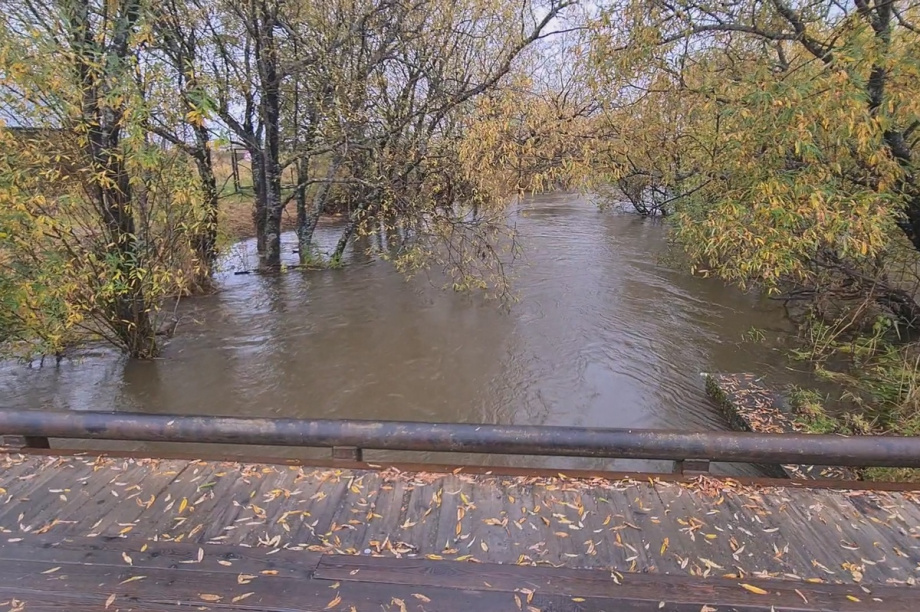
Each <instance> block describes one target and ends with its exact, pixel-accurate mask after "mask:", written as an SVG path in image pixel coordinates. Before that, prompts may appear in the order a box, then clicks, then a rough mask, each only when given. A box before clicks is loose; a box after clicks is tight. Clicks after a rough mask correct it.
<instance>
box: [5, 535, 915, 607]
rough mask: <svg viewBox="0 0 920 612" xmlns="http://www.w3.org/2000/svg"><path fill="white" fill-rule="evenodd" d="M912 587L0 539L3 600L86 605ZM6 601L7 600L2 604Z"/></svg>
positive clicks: (755, 596) (477, 603) (828, 595)
mask: <svg viewBox="0 0 920 612" xmlns="http://www.w3.org/2000/svg"><path fill="white" fill-rule="evenodd" d="M915 605H916V604H915V602H914V593H913V591H912V590H911V589H909V588H905V587H888V586H876V585H873V586H872V587H871V589H863V588H860V587H859V586H857V585H854V584H850V585H832V584H812V583H800V582H791V581H788V580H763V579H757V578H745V579H744V581H743V582H742V581H739V580H733V579H721V578H708V579H699V578H691V577H686V576H664V575H649V574H641V573H639V574H629V573H625V574H618V573H617V574H612V573H611V572H610V571H606V570H605V571H602V570H596V569H595V570H588V569H580V570H572V569H565V568H552V567H532V566H528V567H524V566H518V565H498V564H490V563H461V562H456V561H428V560H425V559H408V558H401V559H397V558H392V557H389V558H388V557H368V556H347V555H329V554H323V553H314V552H308V551H294V550H284V549H281V550H279V549H272V548H267V547H266V548H246V547H242V546H226V545H208V544H201V545H199V544H188V543H174V542H143V541H142V540H139V539H137V538H130V537H127V538H114V539H106V538H92V539H90V538H64V539H60V540H59V539H58V538H56V537H52V536H51V535H50V534H46V535H43V536H33V535H28V536H25V537H24V538H22V539H18V538H17V541H16V542H4V543H0V609H4V610H10V609H19V610H22V611H23V612H36V611H45V610H47V611H48V612H51V611H54V612H57V611H59V610H61V609H62V608H63V609H66V610H68V611H70V610H73V611H84V610H87V611H88V610H94V611H95V610H102V609H111V610H144V611H148V610H156V611H159V610H164V611H165V610H174V609H176V608H180V609H181V608H189V607H191V608H194V609H198V610H249V611H269V610H271V611H277V612H281V611H284V612H291V611H294V610H311V611H312V610H344V611H349V610H363V611H369V610H374V611H376V610H392V611H399V612H402V611H404V610H405V611H406V612H408V610H413V611H426V610H430V611H436V610H439V611H445V612H453V611H457V612H461V611H462V612H467V611H468V610H471V609H475V610H477V612H491V611H498V610H507V611H509V612H511V611H516V610H527V611H528V612H533V611H535V610H539V611H544V612H550V611H571V612H576V611H584V612H588V611H598V612H600V611H608V612H614V611H617V612H619V611H627V612H629V611H633V612H635V611H639V610H643V611H648V612H652V611H656V612H657V611H660V610H665V611H666V612H667V611H670V612H700V610H709V611H720V610H721V611H723V612H726V611H728V610H744V611H748V612H752V611H755V610H757V611H762V612H768V611H771V612H773V611H775V610H800V611H814V610H839V611H857V610H878V611H883V610H884V611H885V612H908V611H909V610H911V609H912V607H914V606H915ZM7 606H8V607H7Z"/></svg>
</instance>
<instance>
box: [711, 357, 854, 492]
mask: <svg viewBox="0 0 920 612" xmlns="http://www.w3.org/2000/svg"><path fill="white" fill-rule="evenodd" d="M704 376H705V378H706V392H707V393H708V394H709V395H710V397H712V398H713V399H714V400H715V401H716V403H718V404H719V408H720V409H721V410H722V413H723V414H724V415H725V417H726V418H727V419H728V420H729V422H730V423H731V426H732V427H733V428H734V429H736V430H738V431H751V432H754V433H803V432H802V428H801V427H800V426H799V425H798V424H797V423H796V422H795V421H794V420H793V419H792V418H791V417H790V416H789V415H788V414H786V413H785V412H783V411H782V410H780V409H779V408H778V407H777V404H778V403H779V402H778V397H777V395H776V394H775V393H774V392H773V391H772V390H770V389H768V388H767V387H765V386H764V385H763V384H762V381H761V379H760V378H759V377H757V376H755V375H754V374H704ZM763 467H764V468H765V469H766V470H767V471H768V472H770V473H771V474H775V475H777V476H785V477H787V478H796V479H816V478H830V479H844V480H855V479H856V473H855V472H854V471H853V470H851V469H850V468H847V467H842V466H826V465H797V464H784V465H779V466H763Z"/></svg>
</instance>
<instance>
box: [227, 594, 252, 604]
mask: <svg viewBox="0 0 920 612" xmlns="http://www.w3.org/2000/svg"><path fill="white" fill-rule="evenodd" d="M254 594H255V593H243V594H242V595H237V596H236V597H234V598H233V599H231V600H230V601H231V602H232V603H236V602H238V601H243V600H244V599H246V598H247V597H252V596H253V595H254Z"/></svg>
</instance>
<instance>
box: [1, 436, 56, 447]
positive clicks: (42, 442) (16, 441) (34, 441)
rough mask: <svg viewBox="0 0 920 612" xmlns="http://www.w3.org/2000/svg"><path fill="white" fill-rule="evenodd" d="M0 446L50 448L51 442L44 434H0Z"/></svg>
mask: <svg viewBox="0 0 920 612" xmlns="http://www.w3.org/2000/svg"><path fill="white" fill-rule="evenodd" d="M0 447H7V448H51V442H50V441H49V440H48V438H46V437H44V436H0Z"/></svg>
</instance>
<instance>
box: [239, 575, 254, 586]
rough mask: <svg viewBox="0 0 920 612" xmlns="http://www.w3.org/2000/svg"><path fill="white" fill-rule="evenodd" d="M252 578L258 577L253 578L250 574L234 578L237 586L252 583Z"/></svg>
mask: <svg viewBox="0 0 920 612" xmlns="http://www.w3.org/2000/svg"><path fill="white" fill-rule="evenodd" d="M253 578H258V576H253V575H252V574H240V575H239V576H237V577H236V581H237V583H238V584H249V583H250V582H252V579H253Z"/></svg>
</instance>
